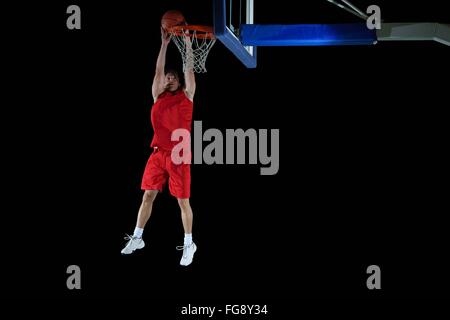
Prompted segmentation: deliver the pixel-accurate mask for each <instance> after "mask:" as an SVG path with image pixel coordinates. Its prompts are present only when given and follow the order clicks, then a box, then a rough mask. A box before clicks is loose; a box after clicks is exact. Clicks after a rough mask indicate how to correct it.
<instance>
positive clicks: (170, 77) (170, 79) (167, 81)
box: [164, 69, 183, 92]
mask: <svg viewBox="0 0 450 320" xmlns="http://www.w3.org/2000/svg"><path fill="white" fill-rule="evenodd" d="M182 84H183V79H181V78H180V75H179V74H178V72H177V71H175V70H173V69H169V70H167V71H166V75H165V77H164V88H166V90H167V91H171V92H173V91H177V90H178V89H179V88H181V87H182V86H183V85H182Z"/></svg>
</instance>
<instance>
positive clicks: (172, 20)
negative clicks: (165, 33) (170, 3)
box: [161, 10, 186, 30]
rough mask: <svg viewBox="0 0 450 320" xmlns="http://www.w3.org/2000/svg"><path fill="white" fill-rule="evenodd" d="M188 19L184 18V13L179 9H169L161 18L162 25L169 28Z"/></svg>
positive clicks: (166, 28)
mask: <svg viewBox="0 0 450 320" xmlns="http://www.w3.org/2000/svg"><path fill="white" fill-rule="evenodd" d="M185 23H186V20H185V19H184V16H183V14H182V13H181V12H180V11H178V10H169V11H167V12H166V13H164V15H163V16H162V18H161V26H162V27H163V28H164V29H165V30H168V29H169V28H171V27H175V26H179V25H181V24H185Z"/></svg>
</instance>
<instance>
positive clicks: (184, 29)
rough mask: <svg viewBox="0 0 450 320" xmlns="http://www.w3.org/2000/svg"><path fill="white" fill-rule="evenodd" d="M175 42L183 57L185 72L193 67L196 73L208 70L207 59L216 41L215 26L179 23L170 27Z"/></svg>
mask: <svg viewBox="0 0 450 320" xmlns="http://www.w3.org/2000/svg"><path fill="white" fill-rule="evenodd" d="M168 31H169V33H170V36H171V38H172V39H173V42H174V43H175V45H176V46H177V48H178V50H179V51H180V53H181V58H182V59H183V72H185V71H186V70H189V69H192V70H194V72H196V73H202V72H206V67H205V63H206V59H207V58H208V53H209V51H210V50H211V48H212V46H213V45H214V43H215V42H216V37H215V36H214V32H213V28H212V27H209V26H199V25H179V26H174V27H171V28H169V30H168Z"/></svg>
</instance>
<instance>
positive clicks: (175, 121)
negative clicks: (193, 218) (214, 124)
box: [141, 90, 193, 199]
mask: <svg viewBox="0 0 450 320" xmlns="http://www.w3.org/2000/svg"><path fill="white" fill-rule="evenodd" d="M192 111H193V103H192V101H191V100H189V98H188V97H187V96H186V94H185V93H184V91H183V90H177V91H175V92H169V91H165V92H163V93H161V94H160V95H159V96H158V99H157V100H156V102H155V104H154V105H153V107H152V111H151V122H152V126H153V131H154V135H153V140H152V143H151V147H153V148H154V151H153V153H152V154H151V155H150V158H149V159H148V161H147V165H146V166H145V170H144V175H143V177H142V184H141V188H142V190H159V191H162V190H163V188H164V185H165V184H166V182H167V180H169V190H170V193H171V194H172V195H173V196H174V197H176V198H182V199H184V198H189V197H190V185H191V172H190V171H191V170H190V169H191V168H190V164H187V163H182V164H175V163H173V162H172V158H171V155H172V149H173V147H174V146H175V145H176V144H178V143H179V142H178V141H171V136H172V132H173V131H174V130H176V129H179V128H183V129H186V130H188V131H189V132H190V131H191V126H192Z"/></svg>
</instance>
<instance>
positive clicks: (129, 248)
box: [121, 235, 145, 254]
mask: <svg viewBox="0 0 450 320" xmlns="http://www.w3.org/2000/svg"><path fill="white" fill-rule="evenodd" d="M125 240H129V241H128V242H127V245H126V246H125V248H123V249H122V251H121V253H122V254H130V253H133V252H134V250H137V249H142V248H143V247H145V243H144V240H142V238H136V237H130V236H129V235H127V236H126V237H125Z"/></svg>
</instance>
